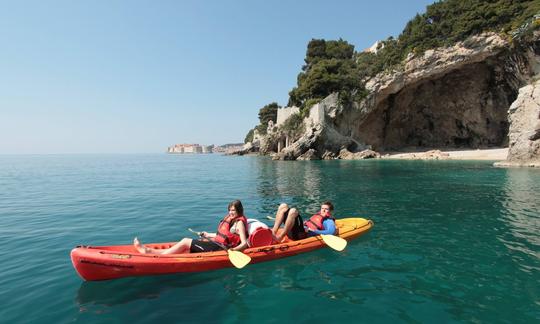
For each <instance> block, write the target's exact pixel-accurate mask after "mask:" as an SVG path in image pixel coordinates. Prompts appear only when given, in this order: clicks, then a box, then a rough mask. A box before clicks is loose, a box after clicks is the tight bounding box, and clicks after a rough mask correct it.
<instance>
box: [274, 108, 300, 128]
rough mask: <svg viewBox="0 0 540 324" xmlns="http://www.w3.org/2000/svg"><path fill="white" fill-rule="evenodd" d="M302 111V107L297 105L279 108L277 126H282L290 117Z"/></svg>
mask: <svg viewBox="0 0 540 324" xmlns="http://www.w3.org/2000/svg"><path fill="white" fill-rule="evenodd" d="M299 112H300V108H298V107H296V106H292V107H283V108H278V110H277V119H276V124H275V126H280V125H281V124H283V123H284V122H285V121H286V120H287V119H288V118H289V117H291V116H292V115H294V114H297V113H299Z"/></svg>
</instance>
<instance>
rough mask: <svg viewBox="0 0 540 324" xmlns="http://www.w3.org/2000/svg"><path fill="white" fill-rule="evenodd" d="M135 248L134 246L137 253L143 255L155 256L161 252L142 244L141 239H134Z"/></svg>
mask: <svg viewBox="0 0 540 324" xmlns="http://www.w3.org/2000/svg"><path fill="white" fill-rule="evenodd" d="M133 246H134V247H135V249H137V251H139V253H141V254H155V253H158V254H159V252H155V250H154V249H152V248H149V247H146V246H145V245H144V244H142V243H141V242H139V239H138V238H134V239H133Z"/></svg>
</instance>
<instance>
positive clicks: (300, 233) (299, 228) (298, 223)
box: [283, 210, 307, 241]
mask: <svg viewBox="0 0 540 324" xmlns="http://www.w3.org/2000/svg"><path fill="white" fill-rule="evenodd" d="M283 216H284V217H283V222H285V221H286V220H287V217H288V216H289V211H288V210H287V211H286V212H285V214H284V215H283ZM287 236H288V237H289V238H290V239H291V240H293V241H298V240H301V239H305V238H306V237H307V232H306V230H305V229H304V221H303V220H302V216H300V214H298V216H297V217H296V219H295V221H294V224H293V227H292V228H291V230H290V231H289V232H288V233H287Z"/></svg>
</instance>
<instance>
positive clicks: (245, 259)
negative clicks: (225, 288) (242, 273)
mask: <svg viewBox="0 0 540 324" xmlns="http://www.w3.org/2000/svg"><path fill="white" fill-rule="evenodd" d="M227 253H228V254H229V260H230V261H231V263H232V264H233V265H234V266H235V267H237V268H238V269H242V268H243V267H245V266H246V264H248V263H249V262H250V261H251V258H250V257H249V255H247V254H244V253H242V252H240V251H232V250H227Z"/></svg>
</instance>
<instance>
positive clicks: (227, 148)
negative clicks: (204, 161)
mask: <svg viewBox="0 0 540 324" xmlns="http://www.w3.org/2000/svg"><path fill="white" fill-rule="evenodd" d="M243 146H244V144H243V143H233V144H223V145H219V146H217V145H213V144H212V145H200V144H174V145H172V146H169V147H167V153H169V154H208V153H225V154H229V153H232V152H235V151H238V150H240V149H242V148H243Z"/></svg>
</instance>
